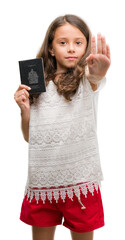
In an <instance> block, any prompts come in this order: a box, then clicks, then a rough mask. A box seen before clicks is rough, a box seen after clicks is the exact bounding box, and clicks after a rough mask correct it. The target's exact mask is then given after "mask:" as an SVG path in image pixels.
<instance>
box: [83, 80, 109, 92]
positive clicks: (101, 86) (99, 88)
mask: <svg viewBox="0 0 125 240" xmlns="http://www.w3.org/2000/svg"><path fill="white" fill-rule="evenodd" d="M85 81H86V83H87V85H88V87H89V89H90V91H91V92H93V93H94V92H95V93H96V92H99V91H100V90H101V89H102V88H103V87H104V86H105V84H106V77H103V78H102V79H101V80H100V81H99V82H98V87H97V89H96V90H95V91H93V89H92V87H91V84H90V82H89V80H88V79H87V78H85Z"/></svg>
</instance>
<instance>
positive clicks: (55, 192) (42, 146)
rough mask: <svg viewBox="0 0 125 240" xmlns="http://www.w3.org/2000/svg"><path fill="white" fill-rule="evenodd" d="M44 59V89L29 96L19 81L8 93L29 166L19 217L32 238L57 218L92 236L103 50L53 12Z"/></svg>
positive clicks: (77, 233) (48, 234) (46, 234)
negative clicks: (15, 109) (16, 112)
mask: <svg viewBox="0 0 125 240" xmlns="http://www.w3.org/2000/svg"><path fill="white" fill-rule="evenodd" d="M37 57H42V58H43V60H44V69H45V80H46V88H47V91H46V92H45V93H42V94H39V95H37V96H33V95H32V96H31V94H30V93H29V90H30V88H29V87H28V86H25V85H20V86H19V88H18V89H17V91H16V93H15V100H16V102H17V104H18V105H19V107H20V109H21V119H22V131H23V135H24V139H25V140H26V141H27V142H29V166H28V179H27V184H26V191H25V197H24V200H23V203H22V209H21V215H20V219H21V220H22V221H23V222H25V223H27V224H29V225H31V226H32V232H33V240H40V239H43V240H53V239H54V232H55V228H56V226H57V225H59V224H62V219H63V218H64V222H63V225H64V226H65V227H67V228H69V229H70V232H71V236H72V239H73V240H92V239H93V231H94V230H95V229H97V228H100V227H102V226H104V214H103V206H102V200H101V194H100V188H99V185H100V182H101V180H102V178H103V177H102V171H101V166H100V159H99V150H98V143H97V134H96V117H97V116H96V115H97V98H98V92H99V90H100V89H101V87H102V85H103V84H104V82H105V74H106V72H107V70H108V68H109V66H110V50H109V46H108V45H107V44H106V40H105V38H104V37H102V36H101V34H98V36H97V47H96V40H95V37H94V36H91V32H90V30H89V28H88V26H87V25H86V23H85V22H84V21H83V20H82V19H81V18H79V17H77V16H74V15H65V16H61V17H58V18H56V19H55V20H54V21H53V22H52V23H51V25H50V26H49V28H48V31H47V33H46V36H45V40H44V42H43V44H42V47H41V49H40V51H39V53H38V54H37Z"/></svg>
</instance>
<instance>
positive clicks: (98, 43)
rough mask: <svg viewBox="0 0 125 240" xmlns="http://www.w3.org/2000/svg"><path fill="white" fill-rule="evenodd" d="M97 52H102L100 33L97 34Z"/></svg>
mask: <svg viewBox="0 0 125 240" xmlns="http://www.w3.org/2000/svg"><path fill="white" fill-rule="evenodd" d="M97 53H99V54H101V53H102V39H101V34H100V33H98V34H97Z"/></svg>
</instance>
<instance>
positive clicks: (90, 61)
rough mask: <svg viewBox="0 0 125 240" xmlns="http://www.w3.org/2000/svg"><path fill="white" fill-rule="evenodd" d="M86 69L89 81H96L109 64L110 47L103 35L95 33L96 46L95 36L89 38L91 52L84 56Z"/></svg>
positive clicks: (102, 75) (104, 72)
mask: <svg viewBox="0 0 125 240" xmlns="http://www.w3.org/2000/svg"><path fill="white" fill-rule="evenodd" d="M86 61H87V65H88V69H87V70H86V76H87V78H88V80H90V82H93V83H97V81H98V80H101V79H102V78H103V77H104V76H105V75H106V72H107V70H108V68H109V66H110V63H111V59H110V48H109V46H108V45H107V44H106V40H105V37H103V36H101V34H100V33H98V35H97V47H96V40H95V36H92V39H91V54H90V55H89V56H88V57H87V58H86Z"/></svg>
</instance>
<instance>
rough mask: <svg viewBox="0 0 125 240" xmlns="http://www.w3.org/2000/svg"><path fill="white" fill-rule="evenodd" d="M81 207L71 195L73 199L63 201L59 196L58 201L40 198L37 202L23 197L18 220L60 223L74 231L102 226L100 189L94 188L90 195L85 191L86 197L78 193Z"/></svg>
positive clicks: (49, 225) (86, 230)
mask: <svg viewBox="0 0 125 240" xmlns="http://www.w3.org/2000/svg"><path fill="white" fill-rule="evenodd" d="M80 199H81V202H82V204H83V205H84V206H85V207H86V208H85V209H82V206H81V204H80V202H79V201H78V198H77V197H76V196H75V194H74V196H73V201H72V200H71V199H69V198H68V197H66V199H65V202H63V201H62V199H61V198H59V201H58V203H56V201H55V200H54V199H53V202H52V203H50V201H49V200H48V199H47V200H46V202H45V203H43V202H42V200H41V199H40V200H39V202H38V204H37V203H36V200H35V198H33V199H32V201H31V202H30V200H27V196H25V197H24V200H23V203H22V208H21V214H20V220H21V221H23V222H24V223H26V224H29V225H31V226H37V227H51V226H56V225H60V224H62V220H63V219H64V221H63V225H64V226H65V227H67V228H69V229H70V230H72V231H74V232H89V231H93V230H95V229H97V228H100V227H103V226H104V212H103V205H102V199H101V193H100V189H99V190H98V192H97V191H96V190H94V194H93V195H92V194H91V193H90V192H88V193H87V198H85V196H84V195H83V194H81V195H80Z"/></svg>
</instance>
